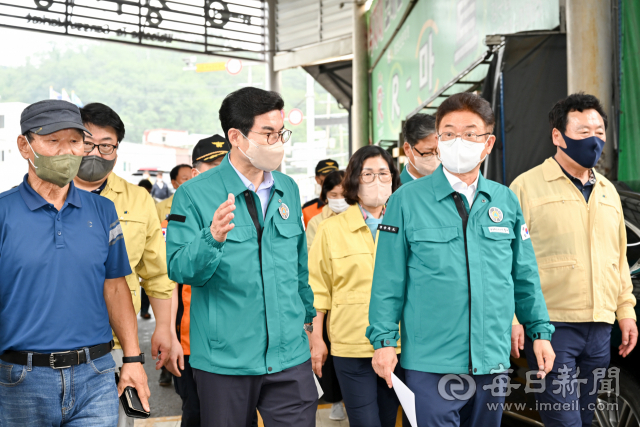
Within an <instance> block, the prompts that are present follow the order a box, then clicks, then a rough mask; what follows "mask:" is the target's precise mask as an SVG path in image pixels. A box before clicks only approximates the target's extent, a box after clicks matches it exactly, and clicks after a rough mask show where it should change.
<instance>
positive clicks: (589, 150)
mask: <svg viewBox="0 0 640 427" xmlns="http://www.w3.org/2000/svg"><path fill="white" fill-rule="evenodd" d="M562 138H564V142H565V144H567V148H562V147H560V149H561V150H562V151H564V152H565V153H566V154H567V156H569V157H571V158H572V159H573V160H574V161H575V162H576V163H577V164H579V165H580V166H582V167H583V168H586V169H591V168H592V167H594V166H595V165H596V163H598V160H599V159H600V155H601V154H602V149H603V148H604V141H603V140H601V139H600V138H598V137H597V136H590V137H588V138H584V139H573V138H569V137H568V136H567V135H565V134H564V133H563V134H562Z"/></svg>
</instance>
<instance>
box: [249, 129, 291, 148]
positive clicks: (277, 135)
mask: <svg viewBox="0 0 640 427" xmlns="http://www.w3.org/2000/svg"><path fill="white" fill-rule="evenodd" d="M249 132H253V133H257V134H258V135H264V136H266V137H267V144H269V145H273V144H275V143H276V142H278V141H279V140H282V143H283V144H284V143H286V142H287V141H289V138H291V134H292V131H290V130H289V129H282V130H281V131H280V132H269V133H260V132H255V131H252V130H250V131H249Z"/></svg>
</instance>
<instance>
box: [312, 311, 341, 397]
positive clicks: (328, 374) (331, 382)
mask: <svg viewBox="0 0 640 427" xmlns="http://www.w3.org/2000/svg"><path fill="white" fill-rule="evenodd" d="M327 317H328V316H325V317H324V328H323V329H322V339H323V340H324V343H325V344H326V345H327V351H328V352H329V355H328V356H327V360H326V361H325V362H324V365H322V378H318V382H320V387H322V391H323V392H324V394H323V395H322V398H323V399H324V401H325V402H327V403H337V402H340V401H341V400H342V392H341V391H340V384H338V376H337V375H336V369H335V366H334V364H333V356H332V355H331V341H329V336H328V335H327Z"/></svg>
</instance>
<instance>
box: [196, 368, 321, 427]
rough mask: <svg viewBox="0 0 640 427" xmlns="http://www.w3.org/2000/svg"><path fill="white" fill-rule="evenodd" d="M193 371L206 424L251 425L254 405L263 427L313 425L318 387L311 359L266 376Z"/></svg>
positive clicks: (221, 426)
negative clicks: (258, 412)
mask: <svg viewBox="0 0 640 427" xmlns="http://www.w3.org/2000/svg"><path fill="white" fill-rule="evenodd" d="M193 371H194V378H195V381H196V386H197V388H198V396H200V417H201V420H202V425H203V426H205V427H243V426H245V427H250V426H251V423H252V421H253V419H254V417H255V414H256V407H257V408H258V411H260V415H261V416H262V420H263V421H264V425H265V427H276V426H295V427H315V425H316V411H317V409H318V390H317V389H316V385H315V381H314V379H313V371H312V369H311V360H308V361H306V362H304V363H302V364H300V365H298V366H294V367H292V368H289V369H285V370H284V371H281V372H278V373H275V374H268V375H219V374H213V373H210V372H205V371H201V370H199V369H194V370H193Z"/></svg>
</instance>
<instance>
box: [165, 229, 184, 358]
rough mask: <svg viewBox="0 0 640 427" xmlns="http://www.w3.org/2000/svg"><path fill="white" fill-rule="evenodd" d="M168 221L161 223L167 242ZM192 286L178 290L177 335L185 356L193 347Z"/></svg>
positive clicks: (180, 287)
mask: <svg viewBox="0 0 640 427" xmlns="http://www.w3.org/2000/svg"><path fill="white" fill-rule="evenodd" d="M168 225H169V221H168V220H166V219H165V220H164V221H162V223H161V225H160V226H161V227H162V236H163V237H164V241H165V243H166V241H167V226H168ZM190 313H191V286H189V285H180V286H179V290H178V315H177V318H176V334H177V335H178V338H179V340H180V345H182V351H184V355H185V356H189V355H190V354H191V345H190V343H189V330H190V329H191V315H190Z"/></svg>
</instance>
